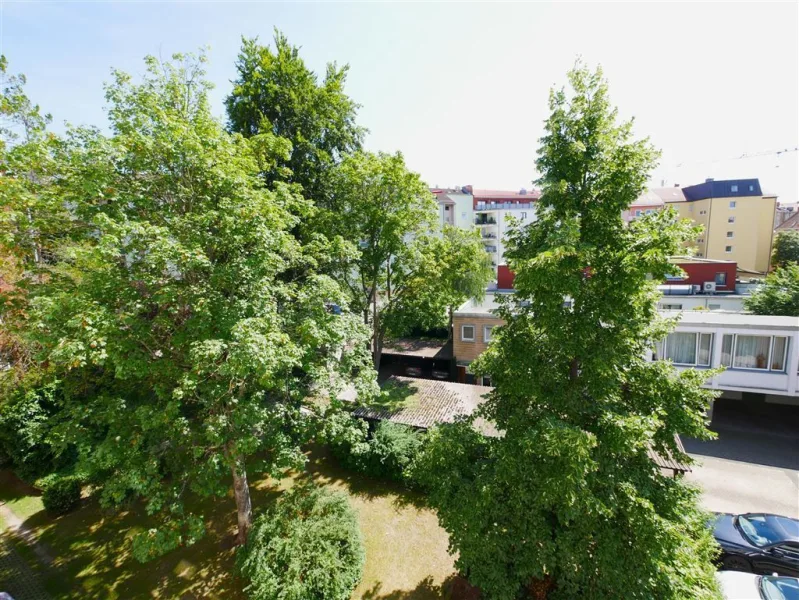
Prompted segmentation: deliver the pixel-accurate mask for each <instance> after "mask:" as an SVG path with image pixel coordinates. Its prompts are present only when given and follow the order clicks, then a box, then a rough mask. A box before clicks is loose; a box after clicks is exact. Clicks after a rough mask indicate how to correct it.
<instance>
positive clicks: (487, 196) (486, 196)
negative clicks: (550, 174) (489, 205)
mask: <svg viewBox="0 0 799 600" xmlns="http://www.w3.org/2000/svg"><path fill="white" fill-rule="evenodd" d="M472 195H473V196H474V198H475V200H476V201H478V202H482V201H484V200H525V199H528V198H529V199H530V200H538V199H539V198H540V197H541V190H535V189H531V190H526V192H525V193H524V194H522V190H519V191H516V192H513V191H508V190H474V191H473V192H472Z"/></svg>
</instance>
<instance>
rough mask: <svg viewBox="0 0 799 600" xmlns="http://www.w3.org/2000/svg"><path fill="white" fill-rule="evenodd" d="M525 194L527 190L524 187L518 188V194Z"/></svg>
mask: <svg viewBox="0 0 799 600" xmlns="http://www.w3.org/2000/svg"><path fill="white" fill-rule="evenodd" d="M526 194H527V190H526V189H524V188H522V189H520V190H519V195H520V196H524V195H526Z"/></svg>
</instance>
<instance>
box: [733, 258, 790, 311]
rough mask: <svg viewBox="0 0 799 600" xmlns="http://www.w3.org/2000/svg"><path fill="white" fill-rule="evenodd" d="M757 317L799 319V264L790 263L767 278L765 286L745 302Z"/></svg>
mask: <svg viewBox="0 0 799 600" xmlns="http://www.w3.org/2000/svg"><path fill="white" fill-rule="evenodd" d="M744 308H746V310H748V311H750V312H753V313H755V314H756V315H781V316H784V317H799V264H798V263H788V264H786V265H785V266H784V267H780V268H777V269H776V270H775V271H774V272H772V273H770V274H769V275H768V276H767V277H766V281H765V283H764V285H763V286H762V287H760V288H758V289H757V290H756V291H755V292H754V293H753V294H752V295H751V296H750V297H749V298H747V299H746V300H744Z"/></svg>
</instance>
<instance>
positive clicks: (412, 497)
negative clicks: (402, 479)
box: [297, 445, 427, 508]
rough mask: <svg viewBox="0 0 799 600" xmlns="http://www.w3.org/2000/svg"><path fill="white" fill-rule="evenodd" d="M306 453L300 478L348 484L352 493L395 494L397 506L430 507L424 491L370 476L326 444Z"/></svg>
mask: <svg viewBox="0 0 799 600" xmlns="http://www.w3.org/2000/svg"><path fill="white" fill-rule="evenodd" d="M306 456H307V457H308V462H307V464H306V469H305V471H303V472H302V473H298V474H297V477H298V479H300V480H311V481H313V482H314V483H317V484H321V485H330V484H340V485H343V486H345V487H346V488H347V491H348V492H349V493H350V494H351V495H352V496H360V497H362V498H368V499H374V498H383V497H385V496H393V497H394V498H393V504H394V505H395V507H397V508H403V507H406V506H413V507H415V508H426V507H427V504H426V502H425V497H424V494H422V493H421V492H418V491H416V490H411V489H409V488H408V487H407V486H405V485H403V484H402V483H399V482H395V481H390V480H387V479H378V478H374V477H369V476H368V475H363V474H361V473H358V472H355V471H352V470H350V469H347V468H345V467H343V466H342V465H341V464H340V463H339V462H338V461H337V460H336V458H335V457H334V456H333V455H332V454H331V453H330V451H329V450H328V449H327V448H325V447H323V446H317V445H313V446H311V447H309V448H308V452H307V453H306Z"/></svg>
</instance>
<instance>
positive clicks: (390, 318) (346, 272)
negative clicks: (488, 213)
mask: <svg viewBox="0 0 799 600" xmlns="http://www.w3.org/2000/svg"><path fill="white" fill-rule="evenodd" d="M333 189H334V192H335V193H334V201H333V203H332V205H331V207H330V210H326V211H322V214H321V215H320V217H321V218H322V219H323V221H324V225H323V226H322V227H323V229H324V230H325V231H327V232H328V233H329V235H331V236H334V235H336V236H341V237H342V238H344V239H346V240H349V241H351V242H352V243H353V244H356V245H358V247H359V249H360V253H359V254H358V255H357V256H354V257H352V258H351V259H350V260H341V261H340V262H339V268H338V269H337V270H336V272H335V274H336V277H337V279H338V280H339V281H342V282H343V283H344V285H345V286H346V289H348V290H350V291H351V294H352V307H353V309H354V310H358V311H360V312H362V313H363V315H364V321H366V322H369V323H370V324H371V326H372V342H373V347H374V364H375V367H379V364H380V355H381V353H382V345H383V341H384V339H385V336H386V335H387V334H390V335H393V336H397V335H403V334H404V333H406V332H407V331H409V330H411V329H413V328H423V329H428V328H435V327H438V326H441V325H442V324H443V323H442V321H444V319H445V318H446V311H447V308H449V307H451V306H452V305H455V304H459V303H460V302H463V300H465V299H466V298H467V297H468V294H471V293H482V291H483V290H484V289H485V286H486V284H487V283H488V281H489V280H490V278H491V275H492V272H491V270H490V266H489V264H490V263H489V260H488V257H487V255H486V253H485V251H484V249H483V247H482V243H481V242H480V241H479V238H478V237H477V234H476V233H475V232H462V231H459V230H456V229H452V228H447V229H445V230H444V231H443V232H441V231H440V230H439V229H438V225H437V223H438V221H437V219H438V216H437V215H438V213H437V211H436V204H435V200H434V198H433V195H432V194H431V193H430V191H429V190H428V189H427V187H426V185H425V184H424V183H423V182H422V181H421V179H420V178H419V175H417V174H416V173H412V172H410V171H408V169H407V167H406V166H405V161H404V159H403V157H402V155H401V154H399V153H397V154H393V155H392V154H384V153H380V154H369V153H357V154H354V155H352V156H349V157H347V158H346V159H344V160H343V161H342V163H341V165H340V166H339V167H338V168H337V169H336V171H335V173H334V175H333Z"/></svg>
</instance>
